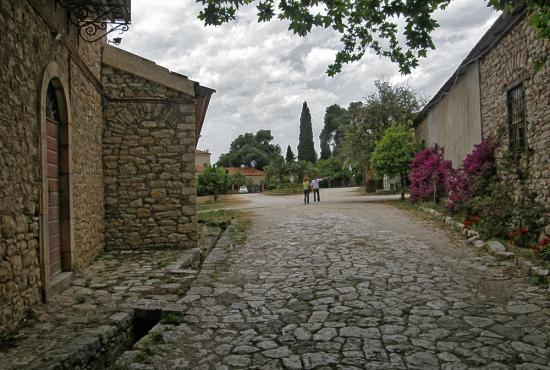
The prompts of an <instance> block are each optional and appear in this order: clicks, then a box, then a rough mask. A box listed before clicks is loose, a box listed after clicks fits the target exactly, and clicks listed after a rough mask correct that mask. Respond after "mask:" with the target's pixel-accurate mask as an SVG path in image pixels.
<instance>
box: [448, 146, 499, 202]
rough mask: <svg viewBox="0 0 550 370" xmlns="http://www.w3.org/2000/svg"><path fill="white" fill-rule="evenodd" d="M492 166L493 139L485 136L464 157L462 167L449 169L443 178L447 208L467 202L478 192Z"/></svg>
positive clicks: (493, 160) (490, 172)
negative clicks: (454, 169) (455, 169)
mask: <svg viewBox="0 0 550 370" xmlns="http://www.w3.org/2000/svg"><path fill="white" fill-rule="evenodd" d="M494 168H495V157H494V144H493V140H491V139H490V138H486V139H483V140H482V141H481V143H479V144H477V145H475V146H474V150H472V152H471V153H470V154H468V155H467V156H466V158H464V161H463V162H462V167H461V168H460V169H458V170H457V171H451V172H450V173H449V175H448V176H447V178H446V179H445V188H446V190H447V192H448V193H449V196H448V198H447V208H448V209H451V210H454V209H456V207H457V206H458V205H460V204H464V203H466V202H468V201H469V200H470V199H471V198H472V197H473V196H474V195H475V194H476V193H478V192H479V190H480V187H481V186H482V183H483V182H484V181H486V179H487V178H488V177H489V176H490V175H492V172H493V171H494Z"/></svg>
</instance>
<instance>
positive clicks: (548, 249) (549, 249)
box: [531, 235, 550, 261]
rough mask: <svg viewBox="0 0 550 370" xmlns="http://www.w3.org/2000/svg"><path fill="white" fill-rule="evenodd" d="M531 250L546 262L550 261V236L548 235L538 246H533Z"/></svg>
mask: <svg viewBox="0 0 550 370" xmlns="http://www.w3.org/2000/svg"><path fill="white" fill-rule="evenodd" d="M531 250H532V251H533V253H534V254H537V255H538V256H539V257H540V258H542V259H543V260H545V261H550V235H546V236H545V237H544V238H543V239H542V240H541V241H540V242H539V243H538V244H537V245H533V246H532V247H531Z"/></svg>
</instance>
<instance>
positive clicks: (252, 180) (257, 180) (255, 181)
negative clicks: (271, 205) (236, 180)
mask: <svg viewBox="0 0 550 370" xmlns="http://www.w3.org/2000/svg"><path fill="white" fill-rule="evenodd" d="M225 170H226V172H227V174H228V175H230V176H232V175H235V174H237V173H240V174H241V175H243V176H244V177H245V178H246V179H247V181H248V183H249V184H252V185H253V186H254V187H256V188H257V190H256V191H263V185H264V180H265V172H264V171H262V170H258V169H256V168H250V167H228V168H226V169H225ZM238 185H243V184H233V190H237V188H238Z"/></svg>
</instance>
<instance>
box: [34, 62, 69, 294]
mask: <svg viewBox="0 0 550 370" xmlns="http://www.w3.org/2000/svg"><path fill="white" fill-rule="evenodd" d="M64 86H66V84H64V83H62V81H61V79H60V78H59V67H58V65H57V64H51V65H49V66H48V67H47V68H46V71H45V75H44V80H43V83H42V89H41V96H40V98H41V103H40V121H41V122H40V127H41V143H42V145H41V146H42V148H41V156H42V197H41V198H42V200H41V241H40V245H41V253H40V262H41V267H42V281H43V287H44V298H45V299H46V300H47V299H48V298H49V297H50V296H52V295H54V294H55V293H57V292H58V291H59V290H61V289H63V288H64V287H65V286H66V285H67V284H68V283H69V282H70V280H71V278H72V273H71V272H70V271H71V270H72V258H73V256H72V245H73V242H72V234H71V229H72V227H71V214H72V212H71V209H72V205H71V199H72V197H71V177H70V172H71V171H70V163H71V161H70V145H69V143H70V114H69V112H70V111H69V109H68V107H69V102H68V97H67V96H66V94H65V89H64Z"/></svg>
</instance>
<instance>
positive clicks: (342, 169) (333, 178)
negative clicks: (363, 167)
mask: <svg viewBox="0 0 550 370" xmlns="http://www.w3.org/2000/svg"><path fill="white" fill-rule="evenodd" d="M317 170H318V171H319V176H321V177H324V178H325V179H326V180H327V182H328V187H329V188H330V187H332V185H333V184H334V183H335V182H337V183H340V185H342V186H343V185H345V184H346V182H348V181H349V179H350V176H351V173H350V171H349V169H348V168H347V167H346V166H345V165H344V163H343V162H342V161H341V160H339V159H338V158H334V157H333V158H330V159H322V160H320V161H319V162H317Z"/></svg>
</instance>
